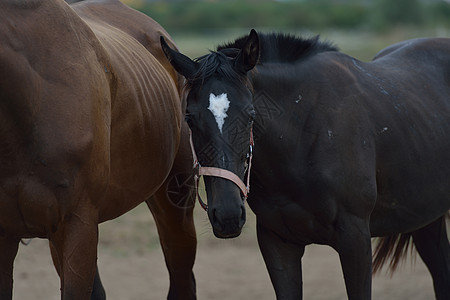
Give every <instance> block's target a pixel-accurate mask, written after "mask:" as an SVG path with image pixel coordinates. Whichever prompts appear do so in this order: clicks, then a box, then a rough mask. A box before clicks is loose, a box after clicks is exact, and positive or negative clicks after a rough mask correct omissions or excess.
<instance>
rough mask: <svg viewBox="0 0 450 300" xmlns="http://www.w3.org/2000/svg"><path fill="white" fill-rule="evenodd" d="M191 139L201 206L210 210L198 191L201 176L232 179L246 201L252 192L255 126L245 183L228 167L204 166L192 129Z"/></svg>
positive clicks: (196, 187)
mask: <svg viewBox="0 0 450 300" xmlns="http://www.w3.org/2000/svg"><path fill="white" fill-rule="evenodd" d="M189 140H190V143H191V151H192V158H193V159H194V166H193V168H194V181H195V194H196V197H198V202H199V203H200V206H201V207H202V208H203V209H204V210H206V211H207V210H208V204H206V203H205V202H203V200H202V198H201V197H200V194H199V192H198V182H199V180H200V176H202V175H204V176H214V177H220V178H224V179H227V180H230V181H232V182H233V183H234V184H236V185H237V186H238V187H239V189H240V190H241V192H242V194H243V195H244V201H245V200H246V199H247V198H248V193H249V192H250V169H251V167H252V158H253V146H254V141H253V126H252V127H251V128H250V149H249V153H248V167H247V184H245V183H244V182H243V181H242V180H241V178H240V177H239V176H237V175H236V174H234V173H233V172H231V171H228V170H226V169H221V168H216V167H202V166H201V165H200V163H199V161H198V159H197V154H196V152H195V148H194V142H193V141H192V131H191V130H190V129H189Z"/></svg>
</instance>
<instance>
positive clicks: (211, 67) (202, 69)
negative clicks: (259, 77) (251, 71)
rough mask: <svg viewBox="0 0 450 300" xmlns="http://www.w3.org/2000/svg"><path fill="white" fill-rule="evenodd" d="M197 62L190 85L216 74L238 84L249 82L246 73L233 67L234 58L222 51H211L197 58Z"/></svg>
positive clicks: (189, 81)
mask: <svg viewBox="0 0 450 300" xmlns="http://www.w3.org/2000/svg"><path fill="white" fill-rule="evenodd" d="M195 62H196V63H197V64H198V69H197V71H196V73H195V74H194V76H193V78H190V79H188V82H187V86H188V87H192V85H193V84H195V83H198V82H203V81H205V80H206V79H208V78H210V77H212V76H214V75H218V76H220V77H223V78H226V79H229V80H231V81H232V82H235V83H236V84H242V83H244V84H248V80H247V78H246V76H245V74H241V73H239V72H237V71H236V70H235V69H234V68H233V62H232V58H230V57H229V56H227V55H225V54H224V53H222V52H219V51H217V52H216V51H210V53H209V54H206V55H203V56H200V57H198V58H196V59H195Z"/></svg>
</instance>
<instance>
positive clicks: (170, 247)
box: [146, 173, 197, 300]
mask: <svg viewBox="0 0 450 300" xmlns="http://www.w3.org/2000/svg"><path fill="white" fill-rule="evenodd" d="M192 187H193V182H192V174H191V173H179V174H177V175H175V176H172V177H170V179H169V180H168V181H167V182H166V183H165V184H164V185H163V186H162V187H161V188H160V189H159V190H158V191H157V192H156V194H155V195H154V196H153V197H152V198H150V199H149V200H148V201H146V203H147V205H148V207H149V208H150V210H151V212H152V214H153V217H154V219H155V222H156V225H157V228H158V234H159V240H160V243H161V247H162V250H163V253H164V258H165V260H166V265H167V269H168V271H169V277H170V288H169V293H168V296H167V299H171V300H172V299H174V300H175V299H180V300H181V299H184V300H191V299H197V296H196V285H195V277H194V273H193V271H192V269H193V267H194V261H195V254H196V249H197V237H196V233H195V227H194V219H193V209H194V192H193V190H192Z"/></svg>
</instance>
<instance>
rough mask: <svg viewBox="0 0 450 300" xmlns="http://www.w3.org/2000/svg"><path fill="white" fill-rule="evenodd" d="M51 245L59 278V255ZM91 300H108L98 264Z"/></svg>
mask: <svg viewBox="0 0 450 300" xmlns="http://www.w3.org/2000/svg"><path fill="white" fill-rule="evenodd" d="M49 244H50V252H51V254H52V260H53V265H54V266H55V269H56V272H57V273H58V276H61V267H60V266H59V261H58V253H57V251H56V249H55V247H53V245H52V243H49ZM91 300H106V292H105V288H104V287H103V284H102V281H101V279H100V273H99V270H98V264H97V269H96V272H95V278H94V286H93V288H92V294H91Z"/></svg>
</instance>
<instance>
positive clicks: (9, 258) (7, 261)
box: [0, 237, 19, 300]
mask: <svg viewBox="0 0 450 300" xmlns="http://www.w3.org/2000/svg"><path fill="white" fill-rule="evenodd" d="M18 250H19V240H18V239H17V240H15V239H8V238H6V237H0V300H9V299H12V289H13V265H14V259H15V257H16V255H17V251H18Z"/></svg>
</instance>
